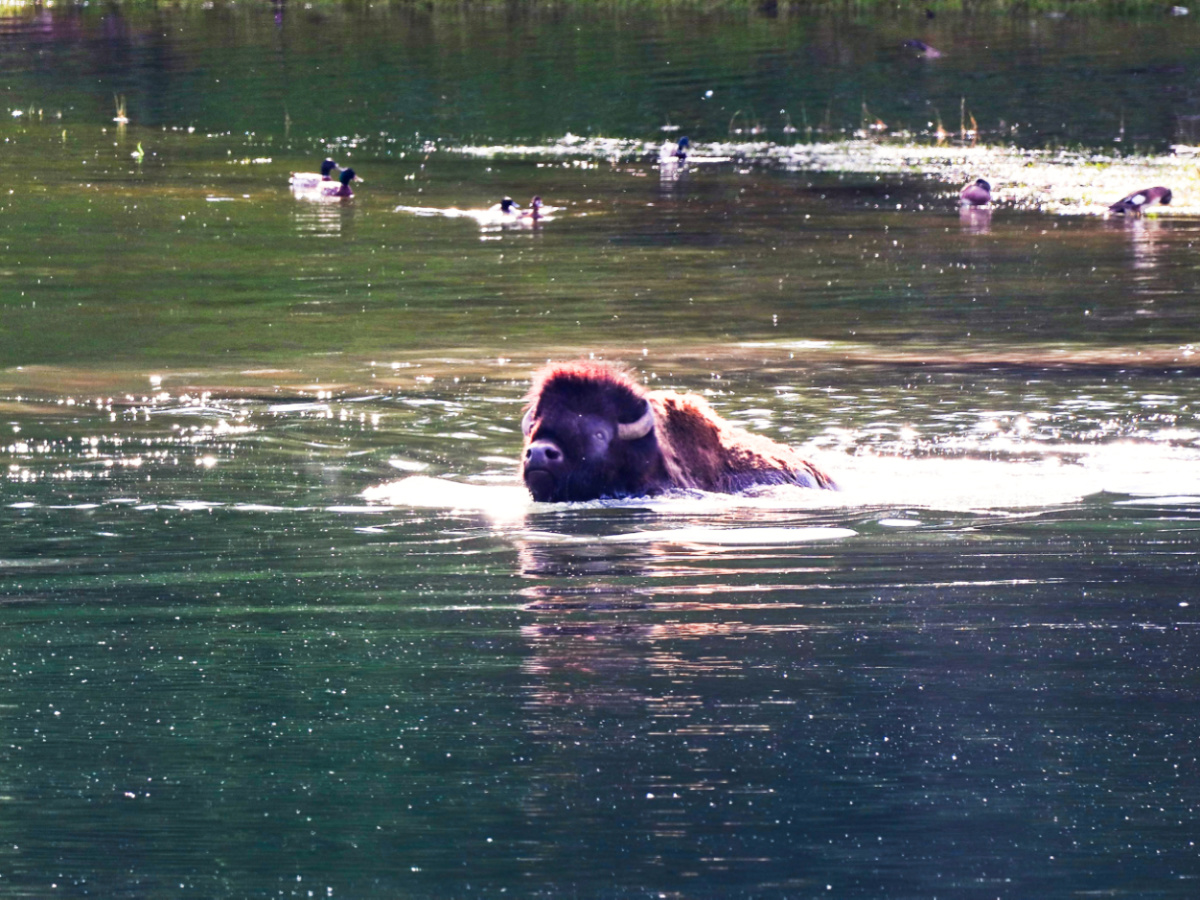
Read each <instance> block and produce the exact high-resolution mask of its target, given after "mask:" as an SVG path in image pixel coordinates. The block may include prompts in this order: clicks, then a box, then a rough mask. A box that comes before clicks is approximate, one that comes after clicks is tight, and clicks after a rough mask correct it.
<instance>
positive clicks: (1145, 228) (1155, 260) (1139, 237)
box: [1113, 216, 1166, 271]
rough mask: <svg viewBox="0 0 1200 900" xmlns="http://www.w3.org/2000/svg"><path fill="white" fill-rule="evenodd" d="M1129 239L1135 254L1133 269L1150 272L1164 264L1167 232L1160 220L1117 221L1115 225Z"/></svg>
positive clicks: (1138, 218)
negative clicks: (1163, 256)
mask: <svg viewBox="0 0 1200 900" xmlns="http://www.w3.org/2000/svg"><path fill="white" fill-rule="evenodd" d="M1113 224H1114V226H1115V227H1117V228H1120V229H1121V230H1122V231H1124V232H1125V234H1126V235H1127V236H1128V238H1129V249H1130V250H1131V251H1132V253H1133V268H1134V269H1136V270H1142V271H1145V270H1149V269H1154V268H1157V267H1158V266H1159V265H1160V264H1161V262H1162V259H1161V257H1162V254H1163V250H1164V249H1165V246H1166V245H1165V243H1164V241H1163V238H1164V237H1165V236H1166V231H1165V230H1164V228H1163V223H1162V222H1161V221H1160V220H1158V219H1147V218H1143V217H1141V216H1137V217H1134V218H1126V219H1124V220H1120V219H1119V220H1117V221H1116V222H1115V223H1113Z"/></svg>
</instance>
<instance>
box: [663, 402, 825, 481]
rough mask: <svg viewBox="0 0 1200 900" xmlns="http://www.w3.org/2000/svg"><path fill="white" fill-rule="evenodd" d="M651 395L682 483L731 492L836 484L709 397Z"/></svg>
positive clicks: (670, 467) (668, 456) (669, 464)
mask: <svg viewBox="0 0 1200 900" xmlns="http://www.w3.org/2000/svg"><path fill="white" fill-rule="evenodd" d="M647 397H648V399H649V400H650V402H651V403H652V404H653V405H654V411H655V415H656V417H657V419H658V442H659V447H660V449H661V450H662V454H663V458H664V462H665V463H666V468H667V472H668V474H669V476H670V478H671V480H672V482H673V483H674V486H676V487H680V488H693V489H698V490H703V491H718V492H726V493H727V492H734V491H741V490H745V489H746V488H749V487H754V486H755V485H767V484H796V485H801V486H804V487H832V486H833V482H832V480H831V479H830V478H829V477H828V476H827V475H825V474H824V473H823V472H821V471H820V470H819V469H818V468H817V467H816V466H814V465H813V464H812V463H810V462H808V460H806V459H804V458H803V457H802V456H800V454H798V453H797V452H796V451H795V450H793V449H792V448H791V447H788V446H787V445H786V444H781V443H779V442H778V441H773V440H771V439H770V438H766V437H763V436H762V435H757V434H752V433H750V432H749V431H746V430H745V429H744V428H739V427H737V426H736V425H732V424H730V423H729V422H727V421H725V420H724V419H722V418H721V417H720V416H719V415H718V414H717V413H716V411H715V410H714V409H713V408H712V407H711V406H709V404H708V401H706V400H705V399H704V398H703V397H699V396H697V395H695V394H677V393H675V392H673V391H652V392H650V393H649V394H648V395H647Z"/></svg>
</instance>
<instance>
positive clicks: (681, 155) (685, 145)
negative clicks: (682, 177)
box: [658, 135, 692, 166]
mask: <svg viewBox="0 0 1200 900" xmlns="http://www.w3.org/2000/svg"><path fill="white" fill-rule="evenodd" d="M691 146H692V142H691V141H690V140H688V137H687V135H684V136H683V137H681V138H680V139H679V140H678V141H677V142H672V141H667V142H666V143H665V144H663V145H662V148H661V149H660V150H659V151H658V164H659V165H660V166H667V165H674V166H681V165H683V164H684V163H685V162H687V156H688V150H689V149H690V148H691Z"/></svg>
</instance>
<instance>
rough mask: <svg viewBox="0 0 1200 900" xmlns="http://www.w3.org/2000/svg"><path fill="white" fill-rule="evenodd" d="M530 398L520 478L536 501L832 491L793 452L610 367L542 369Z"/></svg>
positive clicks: (691, 398) (702, 405) (686, 397)
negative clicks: (770, 489) (772, 488)
mask: <svg viewBox="0 0 1200 900" xmlns="http://www.w3.org/2000/svg"><path fill="white" fill-rule="evenodd" d="M526 400H527V403H528V407H527V409H526V411H525V416H524V418H523V420H522V422H521V428H522V431H524V433H525V450H524V453H523V455H522V464H521V476H522V478H523V479H524V481H525V486H526V487H527V488H529V493H530V494H532V495H533V499H534V500H537V501H540V502H564V501H577V500H595V499H598V498H601V497H638V496H646V495H650V494H659V493H662V492H663V491H668V490H672V489H680V488H682V489H693V490H702V491H714V492H719V493H734V492H737V491H742V490H746V489H747V488H750V487H754V486H756V485H772V484H792V485H798V486H800V487H811V488H833V487H834V486H835V485H834V483H833V480H832V479H831V478H830V477H829V476H828V475H826V474H825V473H824V472H822V471H821V470H820V469H819V468H817V467H816V466H815V465H813V464H812V463H811V462H809V461H808V460H806V459H804V458H803V457H801V456H800V455H799V454H798V453H796V451H794V450H792V449H791V448H790V447H788V446H785V445H784V444H780V443H777V442H776V441H772V440H770V439H769V438H765V437H761V436H759V435H755V434H751V433H750V432H748V431H746V430H745V429H743V428H738V427H737V426H735V425H731V424H729V423H728V422H726V421H725V420H724V419H722V418H721V417H720V416H719V415H717V413H716V412H715V411H714V410H713V408H712V407H711V406H709V405H708V402H707V401H706V400H704V398H702V397H698V396H696V395H695V394H677V393H675V392H674V391H647V390H646V389H645V388H643V387H642V386H641V385H639V384H638V383H637V382H636V381H634V380H633V378H632V377H630V375H629V373H628V372H626V371H625V370H624V369H621V368H618V367H616V366H613V365H609V364H607V363H597V362H590V361H580V362H568V363H552V364H550V365H547V366H545V367H544V368H542V369H540V370H539V371H538V372H537V373H536V374H535V375H534V378H533V386H532V388H531V389H530V391H529V395H528V397H527V398H526Z"/></svg>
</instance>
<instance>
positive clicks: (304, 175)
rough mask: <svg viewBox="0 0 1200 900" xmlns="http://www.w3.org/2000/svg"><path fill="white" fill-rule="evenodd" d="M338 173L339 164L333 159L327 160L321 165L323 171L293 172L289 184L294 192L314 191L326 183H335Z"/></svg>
mask: <svg viewBox="0 0 1200 900" xmlns="http://www.w3.org/2000/svg"><path fill="white" fill-rule="evenodd" d="M337 171H338V164H337V163H335V162H334V161H333V160H332V159H329V158H326V160H325V162H323V163H321V171H320V173H319V174H318V173H317V172H293V173H292V177H291V178H290V179H288V182H289V183H290V184H291V186H292V190H293V191H312V190H316V188H317V187H318V186H319V185H320V184H321V183H322V182H326V181H333V180H334V178H335V177H336V173H337Z"/></svg>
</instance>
